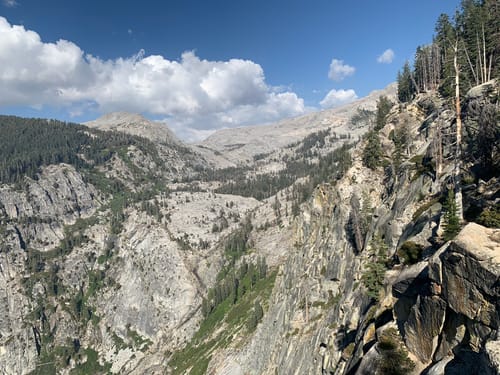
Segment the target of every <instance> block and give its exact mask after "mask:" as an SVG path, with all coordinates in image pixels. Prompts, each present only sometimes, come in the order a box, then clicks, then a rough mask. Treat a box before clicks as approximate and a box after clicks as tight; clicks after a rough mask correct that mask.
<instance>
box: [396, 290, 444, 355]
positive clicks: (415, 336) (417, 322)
mask: <svg viewBox="0 0 500 375" xmlns="http://www.w3.org/2000/svg"><path fill="white" fill-rule="evenodd" d="M445 311H446V302H445V301H443V300H442V299H441V298H439V297H437V296H432V297H427V296H418V297H417V302H416V304H415V305H414V306H413V307H412V309H411V312H410V314H409V317H408V320H407V321H406V322H405V324H404V332H403V336H404V340H405V343H406V346H407V347H408V349H409V350H410V351H411V352H412V353H413V354H415V355H416V356H417V357H418V359H419V360H420V361H421V362H423V363H428V362H429V361H430V360H431V359H432V355H433V354H434V351H435V350H436V348H437V345H438V336H439V334H440V332H441V329H442V327H443V324H444V319H445Z"/></svg>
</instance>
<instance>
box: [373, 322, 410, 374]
mask: <svg viewBox="0 0 500 375" xmlns="http://www.w3.org/2000/svg"><path fill="white" fill-rule="evenodd" d="M378 348H379V349H380V358H379V360H378V361H377V371H376V374H380V375H382V374H383V375H407V374H409V373H411V371H412V370H413V369H414V368H415V363H413V362H412V361H411V360H410V359H409V358H408V352H407V351H406V349H405V347H404V346H403V344H402V343H401V340H400V338H399V334H398V332H397V331H396V329H394V328H388V329H386V330H385V331H384V332H382V334H381V335H380V337H379V339H378Z"/></svg>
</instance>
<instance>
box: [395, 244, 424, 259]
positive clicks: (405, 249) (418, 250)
mask: <svg viewBox="0 0 500 375" xmlns="http://www.w3.org/2000/svg"><path fill="white" fill-rule="evenodd" d="M422 250H423V246H422V245H419V244H417V243H415V242H413V241H406V242H405V243H403V244H402V245H401V247H400V248H399V250H398V252H397V254H398V258H399V260H400V261H401V262H402V263H404V264H415V263H418V261H419V260H420V258H421V257H422Z"/></svg>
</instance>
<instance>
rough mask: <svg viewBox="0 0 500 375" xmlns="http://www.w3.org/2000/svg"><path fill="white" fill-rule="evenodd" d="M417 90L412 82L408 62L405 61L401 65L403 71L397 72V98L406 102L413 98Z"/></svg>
mask: <svg viewBox="0 0 500 375" xmlns="http://www.w3.org/2000/svg"><path fill="white" fill-rule="evenodd" d="M416 92H417V90H416V87H415V85H414V83H413V78H412V73H411V69H410V63H409V62H408V61H407V62H406V63H405V65H404V66H403V71H402V72H398V99H399V101H400V102H402V103H407V102H409V101H410V100H412V99H413V97H414V96H415V93H416Z"/></svg>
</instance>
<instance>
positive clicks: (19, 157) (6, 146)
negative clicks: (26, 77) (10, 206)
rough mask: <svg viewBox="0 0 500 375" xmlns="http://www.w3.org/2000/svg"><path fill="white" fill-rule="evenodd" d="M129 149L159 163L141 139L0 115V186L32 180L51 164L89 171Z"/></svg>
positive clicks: (59, 122) (51, 121) (82, 127)
mask: <svg viewBox="0 0 500 375" xmlns="http://www.w3.org/2000/svg"><path fill="white" fill-rule="evenodd" d="M130 145H135V146H137V147H138V148H140V149H141V150H142V151H144V152H147V153H149V154H151V155H152V156H153V158H155V159H159V158H158V155H157V150H156V148H155V146H154V145H153V144H152V143H151V142H150V141H148V140H146V139H144V138H141V137H137V136H132V135H128V134H124V133H120V132H104V131H99V130H96V129H89V128H87V127H86V126H83V125H78V124H73V123H67V122H62V121H57V120H46V119H38V118H21V117H16V116H3V115H0V182H2V183H16V182H19V181H21V180H22V179H23V178H24V176H28V177H31V178H36V177H37V174H38V173H39V172H40V167H42V166H47V165H51V164H59V163H67V164H70V165H72V166H74V167H75V168H76V169H85V168H91V167H92V166H94V165H99V164H103V163H105V162H106V161H108V160H109V159H111V157H112V156H113V155H114V153H116V152H117V150H118V149H119V148H123V147H128V146H130Z"/></svg>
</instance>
